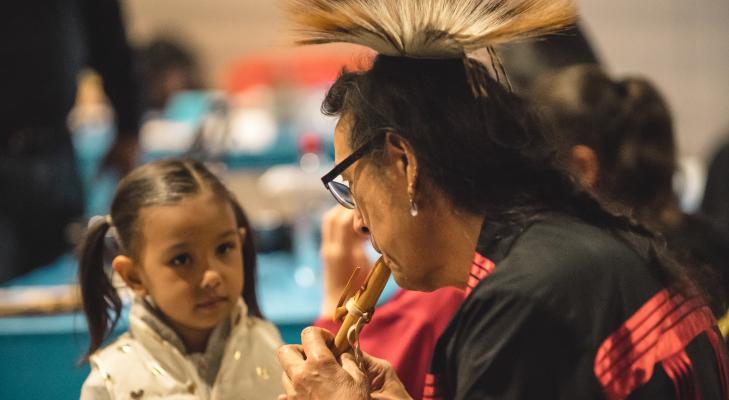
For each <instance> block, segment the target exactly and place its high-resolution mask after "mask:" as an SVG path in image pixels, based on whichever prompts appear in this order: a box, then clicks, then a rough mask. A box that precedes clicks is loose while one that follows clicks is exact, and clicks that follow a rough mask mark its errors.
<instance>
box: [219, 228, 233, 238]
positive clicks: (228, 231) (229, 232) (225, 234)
mask: <svg viewBox="0 0 729 400" xmlns="http://www.w3.org/2000/svg"><path fill="white" fill-rule="evenodd" d="M230 235H235V230H233V229H228V230H227V231H225V232H223V233H221V234H220V235H218V237H219V238H222V237H226V236H230Z"/></svg>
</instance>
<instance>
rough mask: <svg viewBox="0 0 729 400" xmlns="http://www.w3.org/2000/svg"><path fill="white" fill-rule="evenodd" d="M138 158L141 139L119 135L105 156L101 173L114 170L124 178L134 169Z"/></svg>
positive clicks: (134, 136)
mask: <svg viewBox="0 0 729 400" xmlns="http://www.w3.org/2000/svg"><path fill="white" fill-rule="evenodd" d="M138 158H139V138H138V137H137V136H136V135H117V137H116V140H114V143H113V144H112V145H111V148H109V151H108V152H107V153H106V156H104V160H103V161H102V163H101V169H100V171H99V172H105V171H108V170H110V169H113V170H115V171H116V172H118V173H119V175H120V176H124V175H126V174H128V173H129V171H131V170H132V169H134V167H135V166H136V165H137V161H138Z"/></svg>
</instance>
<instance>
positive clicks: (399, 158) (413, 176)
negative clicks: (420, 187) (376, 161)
mask: <svg viewBox="0 0 729 400" xmlns="http://www.w3.org/2000/svg"><path fill="white" fill-rule="evenodd" d="M385 135H386V136H385V145H384V151H385V153H386V154H387V155H388V157H390V158H391V159H392V160H394V162H395V166H396V173H397V174H402V175H404V176H405V178H406V179H407V191H408V195H409V196H410V197H411V198H412V197H414V196H415V188H416V187H417V181H418V159H417V158H416V157H415V150H414V149H413V147H412V146H411V145H410V142H408V141H407V140H406V139H405V138H403V137H402V136H400V135H398V134H396V133H394V132H387V133H386V134H385Z"/></svg>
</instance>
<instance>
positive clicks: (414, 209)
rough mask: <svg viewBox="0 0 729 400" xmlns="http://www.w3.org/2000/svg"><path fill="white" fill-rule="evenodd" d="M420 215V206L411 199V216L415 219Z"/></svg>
mask: <svg viewBox="0 0 729 400" xmlns="http://www.w3.org/2000/svg"><path fill="white" fill-rule="evenodd" d="M417 215H418V205H417V204H415V201H414V200H413V199H412V197H411V198H410V216H411V217H415V216H417Z"/></svg>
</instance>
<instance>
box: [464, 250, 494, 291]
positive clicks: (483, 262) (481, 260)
mask: <svg viewBox="0 0 729 400" xmlns="http://www.w3.org/2000/svg"><path fill="white" fill-rule="evenodd" d="M495 267H496V266H495V265H494V263H493V262H491V260H489V259H488V258H486V257H484V256H482V255H481V254H479V253H478V252H476V253H474V255H473V260H472V263H471V271H470V275H469V276H468V282H467V283H466V297H468V295H469V294H471V292H472V291H473V288H475V287H476V285H478V283H479V282H481V281H482V280H483V279H484V278H486V277H487V276H489V274H491V272H493V271H494V268H495Z"/></svg>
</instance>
